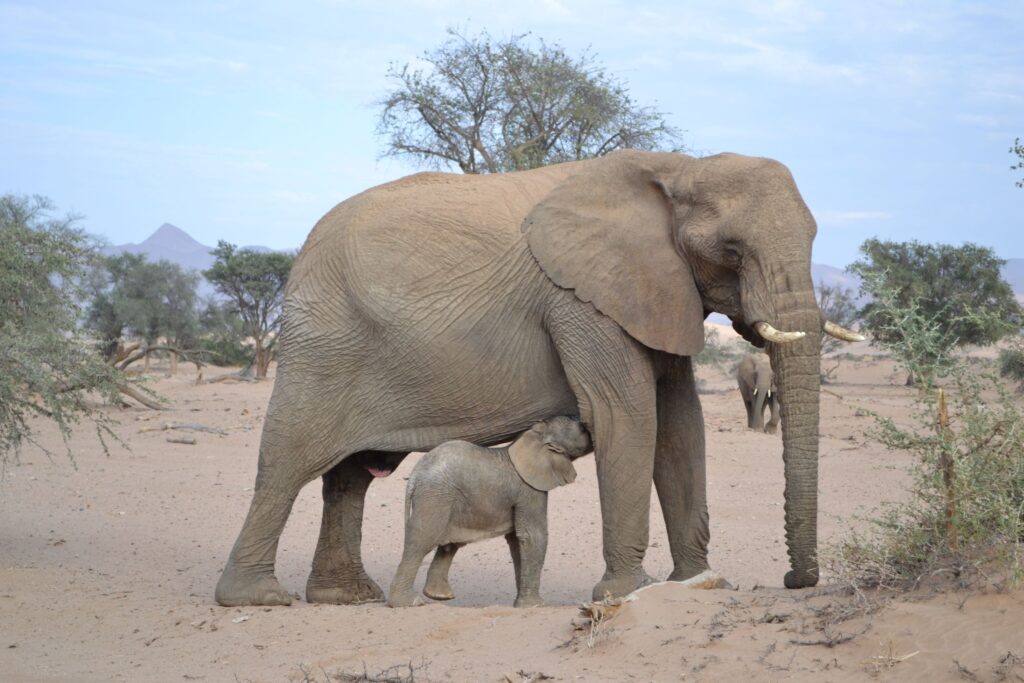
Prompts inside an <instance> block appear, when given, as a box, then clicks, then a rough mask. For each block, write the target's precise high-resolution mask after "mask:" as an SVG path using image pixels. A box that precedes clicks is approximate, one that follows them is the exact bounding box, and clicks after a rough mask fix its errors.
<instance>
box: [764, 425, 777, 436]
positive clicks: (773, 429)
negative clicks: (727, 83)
mask: <svg viewBox="0 0 1024 683" xmlns="http://www.w3.org/2000/svg"><path fill="white" fill-rule="evenodd" d="M778 430H779V427H778V425H773V424H769V425H766V426H765V428H764V433H765V434H774V433H775V432H777V431H778Z"/></svg>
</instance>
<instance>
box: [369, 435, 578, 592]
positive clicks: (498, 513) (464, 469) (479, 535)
mask: <svg viewBox="0 0 1024 683" xmlns="http://www.w3.org/2000/svg"><path fill="white" fill-rule="evenodd" d="M590 448H591V443H590V436H589V435H588V434H587V432H586V430H585V429H583V426H582V425H581V424H580V423H579V421H578V420H574V419H571V418H568V417H555V418H551V419H550V420H546V421H544V422H538V423H537V424H536V425H534V426H533V427H532V428H531V429H530V430H529V431H527V432H526V433H524V434H523V435H521V436H520V437H519V438H518V439H516V441H515V442H514V443H513V444H512V445H511V446H509V447H508V448H485V447H483V446H476V445H474V444H471V443H469V442H468V441H449V442H447V443H443V444H441V445H440V446H438V447H437V448H435V449H434V450H432V451H430V452H429V453H427V454H426V455H424V456H423V459H421V460H420V461H419V462H418V463H416V467H414V468H413V471H412V474H411V475H410V476H409V483H408V484H407V485H406V488H405V550H404V551H403V553H402V561H401V563H400V564H399V566H398V570H397V571H396V572H395V578H394V581H392V582H391V589H390V590H389V591H388V604H389V605H391V606H392V607H409V606H411V605H417V604H420V600H419V598H418V597H417V596H416V594H415V591H414V590H413V583H414V581H415V580H416V572H417V571H418V570H419V567H420V563H421V562H423V558H424V556H426V554H427V553H428V552H430V551H431V550H433V549H434V548H437V552H435V553H434V559H433V561H432V562H431V563H430V569H429V570H427V582H426V585H425V586H424V587H423V594H424V595H426V596H427V597H428V598H433V599H435V600H451V599H452V598H454V597H455V595H454V593H453V592H452V588H451V585H450V584H449V583H448V570H449V568H450V567H451V564H452V559H453V558H454V557H455V552H456V551H457V550H458V549H459V548H461V547H462V546H464V545H466V544H467V543H472V542H474V541H482V540H484V539H487V538H494V537H496V536H504V537H505V540H506V541H507V542H508V548H509V551H510V552H511V553H512V565H513V567H514V568H515V574H516V600H515V606H516V607H536V606H538V605H543V604H544V601H543V600H542V599H541V597H540V574H541V570H542V569H543V567H544V555H545V553H546V552H547V546H548V494H547V492H548V491H550V490H551V489H553V488H555V487H557V486H562V485H565V484H569V483H572V481H574V480H575V479H576V470H575V469H574V468H573V466H572V461H573V460H575V459H576V458H578V457H580V456H582V455H586V454H587V453H588V452H589V451H590Z"/></svg>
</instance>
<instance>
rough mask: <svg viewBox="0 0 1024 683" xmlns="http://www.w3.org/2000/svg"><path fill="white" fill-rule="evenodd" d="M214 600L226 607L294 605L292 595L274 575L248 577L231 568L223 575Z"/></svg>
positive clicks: (218, 583)
mask: <svg viewBox="0 0 1024 683" xmlns="http://www.w3.org/2000/svg"><path fill="white" fill-rule="evenodd" d="M214 599H215V600H216V601H217V603H218V604H221V605H223V606H224V607H239V606H242V605H290V604H292V596H291V593H289V592H288V591H286V590H285V589H284V587H283V586H282V585H281V584H280V583H279V582H278V580H277V578H276V577H275V576H274V575H273V574H261V575H257V576H251V575H250V576H246V575H242V574H240V573H238V572H237V571H235V570H233V569H231V568H230V567H229V568H227V569H225V570H224V573H223V574H221V576H220V581H218V582H217V589H216V590H215V591H214Z"/></svg>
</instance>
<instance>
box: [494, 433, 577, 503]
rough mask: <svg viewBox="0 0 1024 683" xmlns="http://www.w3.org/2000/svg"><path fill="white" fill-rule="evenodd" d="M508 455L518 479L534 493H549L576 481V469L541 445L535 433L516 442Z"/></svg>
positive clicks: (540, 440) (541, 438)
mask: <svg viewBox="0 0 1024 683" xmlns="http://www.w3.org/2000/svg"><path fill="white" fill-rule="evenodd" d="M508 453H509V458H510V459H511V460H512V466H513V467H515V468H516V472H518V473H519V476H520V477H522V479H523V481H525V482H526V483H527V484H529V485H530V486H532V487H533V488H535V489H537V490H538V491H550V490H551V489H554V488H557V487H559V486H564V485H565V484H571V483H572V482H574V481H575V480H576V468H575V467H573V465H572V461H571V460H570V459H569V456H567V455H566V454H565V453H561V452H559V451H558V450H555V449H554V448H552V447H551V445H550V444H547V443H545V442H544V437H543V436H542V435H541V434H539V433H537V432H536V431H533V430H531V431H529V432H526V433H525V434H523V435H522V436H521V437H519V438H518V439H516V441H515V442H514V443H513V444H512V445H511V446H509V447H508Z"/></svg>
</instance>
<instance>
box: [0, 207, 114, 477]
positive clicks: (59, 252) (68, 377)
mask: <svg viewBox="0 0 1024 683" xmlns="http://www.w3.org/2000/svg"><path fill="white" fill-rule="evenodd" d="M52 211H53V205H52V204H51V203H50V202H49V201H48V200H47V199H45V198H42V197H31V198H29V197H20V196H12V195H3V196H0V243H2V244H3V249H0V464H6V463H8V462H10V461H11V460H12V459H13V460H15V461H16V460H17V454H18V452H19V449H20V447H21V446H22V445H23V444H24V443H25V442H28V443H33V444H36V445H39V444H38V443H37V442H36V441H35V440H34V438H33V436H34V431H35V430H34V427H33V425H32V418H35V417H42V418H45V419H48V420H52V421H53V422H54V423H55V424H56V425H57V427H58V428H59V429H60V433H61V436H62V437H63V439H64V443H65V445H67V441H68V438H69V437H70V435H71V431H72V428H73V426H74V425H75V424H77V423H78V422H79V421H81V420H82V419H85V420H87V421H91V422H92V423H93V424H94V425H95V427H96V432H97V435H98V436H99V437H100V441H101V442H103V440H104V435H107V436H112V437H113V436H114V435H113V432H111V431H110V424H111V422H110V420H109V419H108V418H107V417H106V416H104V414H103V413H102V412H100V411H97V410H96V409H95V408H94V406H93V404H92V403H90V401H89V396H90V394H95V395H96V396H97V397H99V398H100V399H102V400H105V401H107V402H108V403H115V402H117V401H119V397H118V394H119V392H120V391H122V390H123V389H122V387H123V386H124V378H123V376H122V374H121V373H120V372H119V371H118V370H117V369H115V368H113V367H111V366H110V365H108V364H106V363H104V362H103V360H102V359H101V358H100V357H99V356H98V355H97V354H96V352H95V350H94V349H93V347H92V344H91V341H90V340H89V339H88V338H87V337H86V336H85V335H84V334H83V331H82V329H81V328H80V327H79V325H78V320H79V317H80V315H81V310H80V308H79V306H78V305H77V303H76V302H78V301H81V300H82V299H83V297H84V295H85V293H84V291H83V290H82V288H81V286H80V283H81V282H82V279H83V278H84V277H85V275H86V273H87V272H88V269H89V267H90V264H91V263H93V261H94V260H95V258H96V248H95V244H94V243H93V241H92V240H91V239H90V238H89V237H88V236H87V235H86V234H85V233H84V232H82V231H81V230H79V229H77V228H75V219H74V218H73V217H68V218H62V219H61V218H52V217H51V213H52ZM114 438H115V439H116V437H114ZM104 445H105V444H104ZM44 450H45V449H44ZM68 455H69V456H70V455H71V451H70V449H68Z"/></svg>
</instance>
